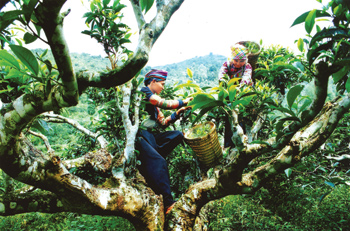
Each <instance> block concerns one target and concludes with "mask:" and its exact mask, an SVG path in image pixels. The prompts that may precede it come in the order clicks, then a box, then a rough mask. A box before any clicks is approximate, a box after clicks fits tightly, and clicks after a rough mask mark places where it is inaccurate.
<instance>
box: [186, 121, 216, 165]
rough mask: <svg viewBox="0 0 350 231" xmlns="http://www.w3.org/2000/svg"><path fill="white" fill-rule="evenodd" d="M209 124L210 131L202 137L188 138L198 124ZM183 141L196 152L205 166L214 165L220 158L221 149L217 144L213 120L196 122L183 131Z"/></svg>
mask: <svg viewBox="0 0 350 231" xmlns="http://www.w3.org/2000/svg"><path fill="white" fill-rule="evenodd" d="M208 123H209V124H210V127H211V129H210V132H209V133H208V134H206V135H204V136H202V137H196V138H190V134H191V133H192V132H193V130H194V129H195V128H197V127H198V126H203V125H205V124H208ZM185 142H186V143H187V144H188V145H189V146H190V147H191V148H192V150H193V151H194V152H195V153H196V155H197V157H198V159H199V162H200V163H201V164H203V165H205V166H206V167H212V166H215V164H217V163H218V162H219V161H220V160H221V159H222V149H221V146H220V144H219V139H218V134H217V132H216V127H215V124H214V123H213V122H206V123H204V124H198V125H196V126H194V127H193V128H191V129H190V130H188V131H187V132H186V133H185Z"/></svg>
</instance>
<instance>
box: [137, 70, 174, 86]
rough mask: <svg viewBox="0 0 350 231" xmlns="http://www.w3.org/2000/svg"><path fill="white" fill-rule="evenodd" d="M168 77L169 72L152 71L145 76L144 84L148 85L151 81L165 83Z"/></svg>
mask: <svg viewBox="0 0 350 231" xmlns="http://www.w3.org/2000/svg"><path fill="white" fill-rule="evenodd" d="M167 76H168V72H167V71H163V70H156V69H152V70H150V71H149V72H148V73H147V74H146V75H145V80H144V81H143V82H144V83H146V82H148V81H150V80H151V79H155V80H157V81H165V80H166V77H167Z"/></svg>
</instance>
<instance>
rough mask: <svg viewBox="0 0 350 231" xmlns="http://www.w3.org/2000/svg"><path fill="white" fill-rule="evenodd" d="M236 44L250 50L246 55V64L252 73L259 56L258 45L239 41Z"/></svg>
mask: <svg viewBox="0 0 350 231" xmlns="http://www.w3.org/2000/svg"><path fill="white" fill-rule="evenodd" d="M237 44H240V45H242V46H245V47H246V48H248V49H249V50H250V51H249V53H248V54H247V56H248V62H249V64H250V65H251V66H252V69H253V71H254V70H255V68H256V64H257V62H258V58H259V55H260V46H259V44H257V43H256V42H253V41H240V42H238V43H237ZM251 49H252V50H255V51H256V52H251Z"/></svg>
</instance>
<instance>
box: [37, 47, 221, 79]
mask: <svg viewBox="0 0 350 231" xmlns="http://www.w3.org/2000/svg"><path fill="white" fill-rule="evenodd" d="M32 52H33V53H34V54H42V53H43V52H44V49H34V50H32ZM71 58H72V63H73V68H74V70H75V71H79V70H89V71H92V72H100V71H105V70H106V67H109V66H110V63H109V60H108V59H107V58H105V57H102V56H92V55H90V54H87V53H72V54H71ZM46 59H49V60H50V61H51V62H53V57H52V53H51V51H49V52H48V53H47V56H46ZM225 60H226V57H225V56H222V55H214V54H212V53H210V54H209V55H205V56H200V57H194V58H192V59H187V60H185V61H182V62H178V63H173V64H167V65H163V66H154V67H151V66H146V67H145V68H144V69H143V70H142V71H141V75H145V74H146V73H147V72H148V71H150V70H151V69H152V68H156V69H162V70H166V71H168V75H169V77H170V78H169V79H168V80H167V84H175V83H177V84H181V83H185V82H187V81H188V80H189V78H188V76H187V68H189V69H191V71H192V72H193V81H194V82H196V83H197V84H199V85H200V86H208V85H212V84H217V79H218V73H219V70H220V68H221V66H222V64H223V63H224V62H225Z"/></svg>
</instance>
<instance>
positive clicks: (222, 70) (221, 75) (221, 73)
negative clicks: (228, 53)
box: [219, 62, 228, 83]
mask: <svg viewBox="0 0 350 231" xmlns="http://www.w3.org/2000/svg"><path fill="white" fill-rule="evenodd" d="M227 72H228V69H227V62H224V64H223V65H222V67H221V68H220V71H219V83H220V81H223V80H224V79H225V77H224V76H225V75H227Z"/></svg>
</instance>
